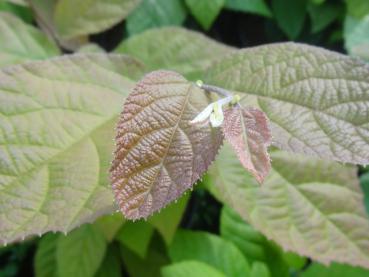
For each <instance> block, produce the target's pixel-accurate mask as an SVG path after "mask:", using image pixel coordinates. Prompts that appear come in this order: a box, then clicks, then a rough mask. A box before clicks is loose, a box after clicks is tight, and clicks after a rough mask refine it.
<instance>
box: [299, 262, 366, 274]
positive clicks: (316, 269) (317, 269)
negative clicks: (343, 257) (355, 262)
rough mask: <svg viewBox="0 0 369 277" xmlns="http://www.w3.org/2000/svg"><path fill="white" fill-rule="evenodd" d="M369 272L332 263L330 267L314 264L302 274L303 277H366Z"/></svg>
mask: <svg viewBox="0 0 369 277" xmlns="http://www.w3.org/2000/svg"><path fill="white" fill-rule="evenodd" d="M368 275H369V270H366V269H363V268H360V267H353V266H349V265H344V264H338V263H332V264H330V265H329V266H325V265H322V264H318V263H314V264H312V265H311V266H309V267H308V269H307V270H306V271H304V272H302V273H301V277H326V276H332V277H366V276H368Z"/></svg>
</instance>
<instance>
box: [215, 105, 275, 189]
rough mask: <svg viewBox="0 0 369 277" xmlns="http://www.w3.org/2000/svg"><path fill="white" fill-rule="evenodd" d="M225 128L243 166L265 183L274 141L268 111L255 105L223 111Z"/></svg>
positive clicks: (226, 137) (225, 134)
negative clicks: (263, 110)
mask: <svg viewBox="0 0 369 277" xmlns="http://www.w3.org/2000/svg"><path fill="white" fill-rule="evenodd" d="M222 130H223V133H224V137H225V139H226V140H227V141H228V142H229V143H230V144H231V145H232V147H233V149H234V151H235V152H236V154H237V157H238V159H239V160H240V162H241V164H242V165H243V167H244V168H246V170H248V171H249V172H250V173H251V174H252V175H253V176H254V177H255V179H256V180H257V181H258V182H259V183H263V181H264V179H265V177H266V176H268V173H269V170H270V159H269V154H268V149H267V148H268V146H269V145H270V144H271V141H272V136H271V134H270V129H269V122H268V119H267V118H266V116H265V114H264V113H263V112H262V111H260V110H258V109H255V108H241V107H234V108H231V109H228V110H226V111H225V112H224V123H223V127H222Z"/></svg>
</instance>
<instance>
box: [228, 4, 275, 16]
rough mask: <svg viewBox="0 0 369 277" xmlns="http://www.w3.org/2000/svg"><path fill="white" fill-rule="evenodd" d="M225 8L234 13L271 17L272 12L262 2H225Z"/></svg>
mask: <svg viewBox="0 0 369 277" xmlns="http://www.w3.org/2000/svg"><path fill="white" fill-rule="evenodd" d="M225 7H226V8H227V9H230V10H234V11H241V12H247V13H248V12H249V13H255V14H258V15H263V16H266V17H272V12H271V11H270V9H269V7H268V5H267V4H266V3H265V1H264V0H226V4H225Z"/></svg>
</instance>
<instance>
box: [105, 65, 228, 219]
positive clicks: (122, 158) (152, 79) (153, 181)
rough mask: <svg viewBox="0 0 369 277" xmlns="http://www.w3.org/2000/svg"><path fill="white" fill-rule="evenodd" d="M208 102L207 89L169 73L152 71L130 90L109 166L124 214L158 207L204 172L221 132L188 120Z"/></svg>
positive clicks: (131, 215) (132, 216)
mask: <svg viewBox="0 0 369 277" xmlns="http://www.w3.org/2000/svg"><path fill="white" fill-rule="evenodd" d="M210 101H211V97H210V96H209V95H208V94H207V93H205V92H204V91H203V90H201V89H200V88H199V87H198V86H197V85H195V84H194V83H192V82H189V81H187V80H186V79H185V78H184V77H183V76H181V75H180V74H178V73H176V72H173V71H165V70H158V71H153V72H151V73H149V74H147V75H146V76H144V77H143V78H142V79H141V81H140V82H138V83H137V84H136V86H135V87H134V88H133V90H132V93H131V94H130V95H129V96H128V97H127V100H126V102H125V103H124V106H123V111H122V113H121V115H120V118H119V121H118V124H117V128H116V129H117V135H116V137H115V141H116V149H115V152H114V159H113V162H112V164H111V168H110V175H111V183H112V187H113V191H114V194H115V198H116V200H117V202H118V205H119V208H120V210H121V211H122V213H123V214H124V216H125V217H126V218H128V219H133V220H135V219H140V218H147V217H149V216H150V215H152V214H153V213H155V212H158V211H160V210H161V209H162V208H164V207H165V206H166V205H168V204H169V203H171V202H172V201H174V200H176V199H178V198H179V197H180V196H181V195H183V194H184V193H185V192H186V191H187V190H189V189H191V188H192V187H193V185H194V184H195V183H196V182H197V181H198V180H199V179H200V177H201V176H202V175H203V174H204V173H205V172H206V171H207V169H208V167H209V165H210V164H211V162H212V161H213V160H214V159H215V156H216V154H217V152H218V150H219V147H220V145H221V143H222V140H223V137H222V133H221V131H220V130H219V129H215V128H212V127H211V126H210V125H203V126H197V125H195V124H191V123H190V121H191V120H192V119H193V118H195V117H196V116H197V115H198V114H199V113H200V112H201V111H202V110H203V109H204V108H205V107H206V106H208V105H209V102H210ZM136 122H145V124H136Z"/></svg>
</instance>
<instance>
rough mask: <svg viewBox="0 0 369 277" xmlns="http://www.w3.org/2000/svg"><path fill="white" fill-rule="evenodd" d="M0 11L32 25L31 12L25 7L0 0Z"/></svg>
mask: <svg viewBox="0 0 369 277" xmlns="http://www.w3.org/2000/svg"><path fill="white" fill-rule="evenodd" d="M0 11H4V12H9V13H12V14H13V15H15V16H17V17H19V18H20V19H22V20H23V21H24V22H26V23H29V24H32V21H33V15H32V12H31V10H30V9H29V8H28V7H26V6H23V5H19V4H15V3H12V2H11V1H6V0H0Z"/></svg>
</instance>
